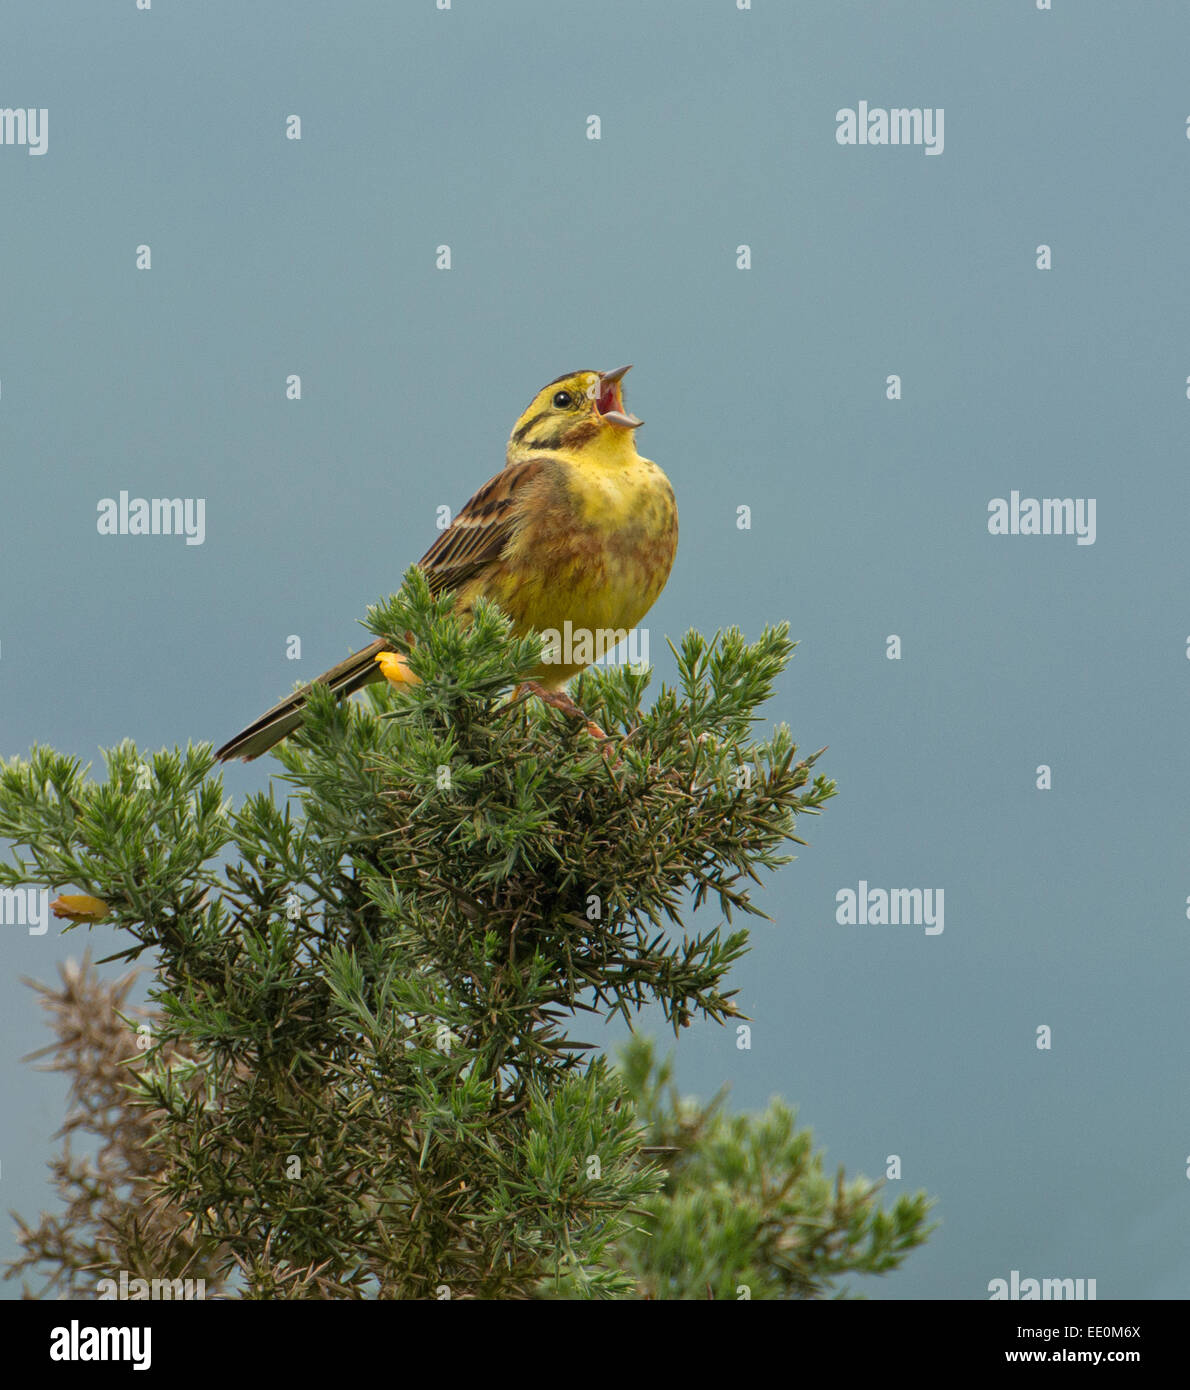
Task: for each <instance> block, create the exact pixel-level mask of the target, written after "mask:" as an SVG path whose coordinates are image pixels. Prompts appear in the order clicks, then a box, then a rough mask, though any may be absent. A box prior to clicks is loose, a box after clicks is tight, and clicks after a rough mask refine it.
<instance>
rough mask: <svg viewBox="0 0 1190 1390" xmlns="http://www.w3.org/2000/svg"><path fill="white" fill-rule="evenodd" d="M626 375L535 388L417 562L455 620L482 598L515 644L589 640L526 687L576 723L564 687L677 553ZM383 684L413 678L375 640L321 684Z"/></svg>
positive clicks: (294, 720)
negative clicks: (503, 457) (480, 481)
mask: <svg viewBox="0 0 1190 1390" xmlns="http://www.w3.org/2000/svg"><path fill="white" fill-rule="evenodd" d="M628 370H629V369H628V367H619V368H617V369H616V370H615V371H614V372H591V371H585V372H568V373H567V374H566V375H565V376H560V377H558V378H557V379H556V380H554V381H551V382H550V383H549V385H548V386H544V387H542V389H541V390H540V391H539V392H538V393H537V395H536V396H534V397H533V401H532V403H531V404H530V406H529V408H528V409H527V410H526V411H525V413H524V414H523V415H522V416H521V417H520V419H519V420H518V421H517V422H516V424H515V425H514V426H513V430H512V434H511V435H510V437H509V440H508V450H507V462H506V463H505V466H504V468H503V469H501V471H500V472H499V473H497V474H496V476H495V477H494V478H492V479H490V480H489V481H488V482H486V483H485V484H484V485H483V487H481V488H480V489H479V491H478V492H477V493H476V494H475V496H474V497H472V498H471V500H470V501H469V502H468V503H467V504H466V506H465V507H463V509H462V510H461V511H460V512H459V514H458V515H457V516H456V517H455V519H454V521H453V522H452V523H451V525H450V526H449V527H448V528H447V529H446V530H445V531H443V532H442V534H441V535H440V536H439V537H438V539H437V540H436V541H435V542H434V544H433V545H432V546H431V547H430V548H429V550H427V551H426V553H425V554H424V555H423V556H422V558H421V560H420V561H419V565H420V567H421V569H422V570H423V571H424V573H425V576H426V578H427V580H428V581H429V585H430V591H431V592H432V593H434V594H440V593H446V592H452V593H454V595H455V609H456V611H457V612H458V613H460V614H461V615H466V614H468V613H470V612H471V611H472V609H473V608H474V605H475V602H476V600H477V599H479V598H487V599H490V600H491V601H492V602H493V603H495V604H497V605H498V606H499V607H500V608H501V609H502V610H503V611H504V613H506V614H507V615H508V617H509V618H510V619H511V620H512V625H513V629H514V631H515V632H516V633H517V634H518V635H521V634H523V633H525V632H527V631H528V630H529V629H530V628H534V629H536V630H537V631H539V632H545V631H550V630H555V631H557V632H559V633H561V632H563V631H566V632H568V633H570V634H572V635H576V636H577V635H579V634H589V636H588V637H587V638H586V639H585V640H580V641H575V642H574V643H573V644H571V645H570V649H569V650H567V649H566V648H563V649H562V650H561V651H560V652H559V653H557V655H558V656H559V657H560V658H561V659H559V660H556V661H553V662H548V663H545V664H543V665H542V666H540V667H539V668H538V670H537V671H535V672H534V673H533V680H532V681H531V682H527V683H526V684H527V685H528V687H529V689H530V690H531V691H532V692H533V693H535V694H537V695H539V696H540V697H542V698H543V699H545V700H547V701H548V702H549V703H550V704H553V705H556V706H558V707H559V708H561V709H565V710H567V711H568V712H570V713H573V714H579V713H580V711H579V710H577V708H576V707H575V706H574V705H573V703H572V702H571V701H570V700H569V698H568V697H567V696H566V694H565V692H564V691H563V689H562V687H563V686H564V685H565V684H566V682H567V681H568V680H570V679H571V677H572V676H575V675H577V674H578V673H579V671H581V670H583V669H584V667H585V666H586V665H588V664H589V661H590V660H594V659H596V658H597V657H599V656H602V655H603V653H604V650H605V648H606V647H607V646H608V645H613V643H611V642H609V641H608V640H607V638H606V636H604V637H601V634H612V633H615V632H617V631H618V632H620V633H621V634H622V633H623V631H624V630H625V629H629V628H632V627H635V626H636V624H637V623H638V622H639V621H640V620H641V618H643V617H644V615H645V614H646V613H647V612H648V611H649V609H650V608H651V607H652V606H653V603H654V602H655V600H656V598H657V596H658V594H660V592H661V590H662V589H663V588H664V587H665V583H666V580H667V579H668V578H669V572H670V569H671V567H672V565H673V560H674V553H675V551H676V550H677V544H678V509H677V504H676V502H675V500H674V493H673V488H672V487H671V486H670V483H669V479H668V478H667V477H666V476H665V474H664V473H663V472H662V471H661V469H660V468H658V467H657V465H656V464H655V463H653V462H652V461H651V460H649V459H646V458H642V457H641V455H640V454H639V453H637V450H636V431H637V429H639V428H640V425H641V424H642V423H643V422H642V421H640V420H638V419H637V417H636V416H635V415H631V414H629V412H628V411H627V410H626V409H625V408H624V398H623V388H622V384H621V383H622V381H623V378H624V373H625V372H627V371H628ZM568 622H569V624H570V627H569V628H567V627H566V624H567V623H568ZM576 647H577V648H578V650H577V651H576V650H575V648H576ZM579 655H581V656H583V657H584V658H587V659H584V660H581V661H576V660H575V658H576V657H577V656H579ZM385 679H387V680H390V681H392V682H393V683H394V684H401V683H403V682H407V681H409V680H411V679H412V676H411V673H410V672H409V671H408V668H407V667H406V665H405V663H404V661H403V660H402V658H401V657H400V655H399V654H398V653H396V652H395V651H394V650H393V649H392V647H390V646H389V645H388V644H387V643H386V642H385V641H383V640H382V639H380V640H377V641H375V642H373V643H372V644H371V645H370V646H367V647H364V648H363V650H362V651H358V652H356V653H355V655H354V656H349V657H348V658H347V660H346V661H341V662H340V663H339V664H338V666H333V667H332V668H331V669H330V670H329V671H327V672H325V673H324V674H323V675H321V676H319V677H318V681H319V682H321V683H322V684H323V685H328V686H330V688H331V689H332V690H333V691H334V692H335V694H336V695H339V696H341V697H346V696H348V695H351V694H353V693H354V692H355V691H357V690H360V689H362V688H363V687H364V686H365V685H369V684H371V683H372V682H373V681H380V680H385ZM308 690H309V686H306V687H304V688H303V689H302V690H298V691H295V692H294V694H292V695H290V696H289V697H288V698H287V699H285V700H282V701H281V702H280V704H277V705H274V706H273V708H272V709H270V710H268V711H267V712H266V713H264V714H262V715H261V716H260V718H259V719H257V720H254V721H253V723H251V724H249V725H248V727H247V728H246V729H244V730H243V731H242V732H240V733H238V734H236V736H235V737H234V738H232V739H229V740H228V741H227V742H226V743H225V744H224V745H223V747H222V748H220V749H219V750H218V753H217V754H216V756H217V757H218V758H220V759H222V760H224V761H226V760H227V759H229V758H234V757H240V758H243V760H244V761H245V762H248V761H249V760H250V759H252V758H256V757H259V756H260V754H261V753H264V752H265V751H266V750H268V749H269V748H271V747H272V746H273V745H274V744H275V743H279V742H280V741H281V740H282V739H283V738H284V737H285V736H286V735H287V734H289V733H292V732H293V730H294V729H296V728H297V727H298V726H299V725H300V724H301V722H302V718H303V713H304V708H305V704H306V692H307V691H308Z"/></svg>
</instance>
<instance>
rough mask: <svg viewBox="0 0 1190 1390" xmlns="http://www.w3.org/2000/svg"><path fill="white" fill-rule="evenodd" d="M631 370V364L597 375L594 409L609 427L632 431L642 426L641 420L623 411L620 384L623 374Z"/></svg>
mask: <svg viewBox="0 0 1190 1390" xmlns="http://www.w3.org/2000/svg"><path fill="white" fill-rule="evenodd" d="M630 370H631V363H629V365H628V366H627V367H617V368H616V370H615V371H614V372H601V373H600V374H599V394H598V395H597V396H596V397H595V409H596V410H597V411H598V412H599V414H600V415H602V416H603V418H604V419H605V420H606V421H607V423H608V424H609V425H619V426H620V427H621V428H622V429H626V430H634V429H636V427H637V426H638V425H643V424H644V421H643V420H638V419H637V418H636V416H635V415H630V414H629V413H628V411H626V410H625V409H624V397H623V395H622V393H621V390H620V382H621V381H622V380H623V378H624V373H625V372H627V371H630Z"/></svg>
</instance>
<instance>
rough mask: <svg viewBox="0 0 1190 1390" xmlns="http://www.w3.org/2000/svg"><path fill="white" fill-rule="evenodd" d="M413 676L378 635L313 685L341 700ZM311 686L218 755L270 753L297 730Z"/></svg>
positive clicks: (266, 715) (221, 757) (244, 731)
mask: <svg viewBox="0 0 1190 1390" xmlns="http://www.w3.org/2000/svg"><path fill="white" fill-rule="evenodd" d="M413 679H415V678H414V676H413V674H412V673H411V672H410V671H409V669H408V667H407V666H406V665H405V663H404V661H403V660H402V659H401V657H400V656H399V655H398V654H397V653H396V652H394V651H392V650H391V648H389V647H388V644H387V643H386V642H385V641H384V640H383V639H382V638H377V639H376V641H375V642H373V643H371V644H370V645H369V646H367V647H365V648H364V649H363V651H359V652H356V653H355V655H354V656H349V657H348V658H347V660H346V661H340V662H339V664H338V666H332V667H331V669H330V670H329V671H324V672H323V674H322V675H321V676H319V677H318V680H317V681H314V682H312V684H315V685H329V686H330V688H331V689H332V690H333V691H334V692H335V694H336V695H337V696H338V697H339V698H340V699H344V700H345V699H346V698H347V696H348V695H353V694H354V693H355V692H356V691H357V690H362V689H363V688H364V686H365V685H371V684H372V682H373V681H382V680H390V681H392V682H393V683H394V684H398V683H401V682H404V681H411V680H413ZM309 689H310V686H308V685H307V686H304V687H303V688H302V689H301V690H295V691H294V692H293V694H292V695H290V696H288V697H287V698H286V699H284V700H282V701H281V702H280V703H279V704H276V705H274V706H273V708H272V709H270V710H266V711H265V713H264V714H262V715H261V716H260V718H259V719H254V720H253V721H252V723H251V724H249V725H248V727H247V728H246V729H241V730H240V732H239V733H238V734H236V736H235V738H231V739H228V741H227V742H226V743H225V744H224V745H223V747H222V748H220V749H219V750H218V751H217V752H216V754H215V756H216V757H217V758H218V759H219V760H220V761H221V762H227V760H228V759H229V758H243V760H244V761H245V762H250V761H251V760H252V759H253V758H259V757H260V755H261V754H262V753H267V752H268V750H269V749H270V748H271V747H272V746H273V744H275V743H280V742H281V740H282V739H283V738H284V737H285V736H286V734H291V733H293V731H294V729H296V728H297V727H298V726H299V725H300V724H301V722H302V720H303V719H304V718H305V711H306V698H307V692H308V691H309Z"/></svg>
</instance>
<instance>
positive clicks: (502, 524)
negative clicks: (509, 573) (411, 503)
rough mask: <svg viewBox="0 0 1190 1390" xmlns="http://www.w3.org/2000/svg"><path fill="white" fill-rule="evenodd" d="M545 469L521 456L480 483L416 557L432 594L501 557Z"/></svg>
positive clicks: (465, 580)
mask: <svg viewBox="0 0 1190 1390" xmlns="http://www.w3.org/2000/svg"><path fill="white" fill-rule="evenodd" d="M545 467H546V464H545V461H544V460H542V459H525V460H523V461H522V462H520V463H510V464H509V465H508V466H507V467H506V468H504V469H503V470H501V472H499V473H497V474H496V476H495V477H494V478H491V479H490V480H489V481H488V482H486V483H484V485H483V487H481V488H480V489H479V491H478V492H477V493H476V494H475V496H474V497H472V498H471V500H470V501H469V502H468V503H467V504H466V505H465V506H464V507H463V508H462V510H461V511H460V512H459V514H458V516H456V517H455V519H454V521H453V522H451V524H450V525H449V526H448V527H447V528H446V530H445V531H443V533H442V534H441V535H440V536H439V537H438V539H437V540H436V541H435V542H434V544H433V545H432V546H430V548H429V550H427V551H426V553H425V554H424V555H423V556H422V557H421V559H420V560H419V561H418V564H419V565H420V566H421V568H422V569H423V570H424V571H425V575H426V578H427V579H428V580H429V582H430V592H431V593H432V594H439V593H443V592H444V591H447V590H451V589H458V588H461V587H462V586H463V585H464V584H466V583H468V581H470V580H472V579H474V578H475V577H476V575H478V574H482V573H483V571H484V570H485V569H487V568H488V566H489V565H493V564H495V563H496V561H497V560H499V559H500V558H501V556H502V555H503V554H504V551H505V548H506V547H507V545H508V543H509V541H511V540H512V538H513V536H514V535H515V534H516V531H517V528H518V526H519V525H520V522H521V520H522V518H523V516H524V509H525V506H526V504H527V502H528V501H529V498H530V495H531V493H532V492H533V490H534V489H533V487H532V484H533V483H534V482H536V480H537V479H538V478H539V477H540V476H541V474H542V472H543V470H544V469H545Z"/></svg>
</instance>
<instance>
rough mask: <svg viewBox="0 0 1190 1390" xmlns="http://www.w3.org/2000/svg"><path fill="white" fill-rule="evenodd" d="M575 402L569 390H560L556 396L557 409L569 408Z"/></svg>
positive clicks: (555, 405)
mask: <svg viewBox="0 0 1190 1390" xmlns="http://www.w3.org/2000/svg"><path fill="white" fill-rule="evenodd" d="M573 403H574V398H573V396H571V394H570V392H569V391H559V392H557V394H556V395H555V396H554V409H555V410H568V409H569V408H570V406H571V405H572V404H573Z"/></svg>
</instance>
